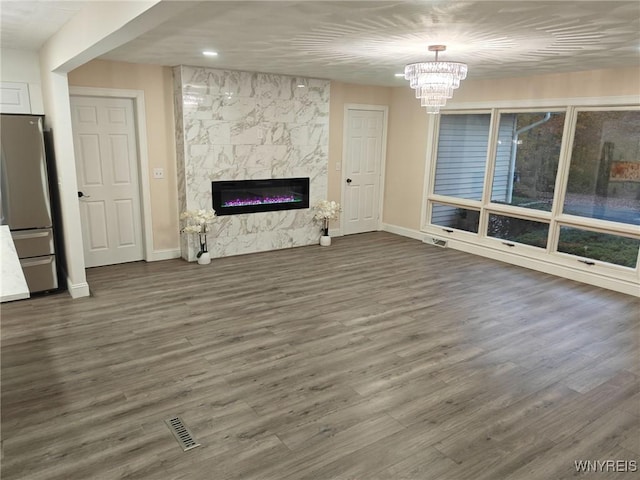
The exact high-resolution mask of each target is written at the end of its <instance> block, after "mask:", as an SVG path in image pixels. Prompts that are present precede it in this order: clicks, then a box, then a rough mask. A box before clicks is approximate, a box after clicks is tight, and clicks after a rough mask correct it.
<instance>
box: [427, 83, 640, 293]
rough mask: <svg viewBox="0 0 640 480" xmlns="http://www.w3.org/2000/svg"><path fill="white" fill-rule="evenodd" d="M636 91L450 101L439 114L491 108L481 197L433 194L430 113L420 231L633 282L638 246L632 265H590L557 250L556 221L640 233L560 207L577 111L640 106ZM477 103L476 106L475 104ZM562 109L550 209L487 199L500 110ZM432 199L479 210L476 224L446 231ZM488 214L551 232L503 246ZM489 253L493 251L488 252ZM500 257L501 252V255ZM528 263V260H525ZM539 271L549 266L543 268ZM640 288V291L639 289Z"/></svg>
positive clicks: (434, 123) (639, 270) (638, 277)
mask: <svg viewBox="0 0 640 480" xmlns="http://www.w3.org/2000/svg"><path fill="white" fill-rule="evenodd" d="M637 102H638V100H637V97H632V96H623V97H606V98H578V99H555V100H554V101H552V102H548V104H545V103H543V102H541V101H537V102H524V101H520V102H518V101H514V102H498V103H501V104H494V105H493V106H491V107H488V106H487V104H486V103H484V104H481V103H477V104H469V105H470V107H467V108H465V105H460V106H459V107H458V108H454V107H449V108H447V109H443V110H442V112H441V115H475V114H486V113H490V114H491V122H490V127H489V138H488V147H487V157H486V159H485V161H486V166H485V178H484V190H483V194H482V201H475V200H467V199H459V198H456V197H450V196H445V195H438V194H435V193H434V191H435V179H436V177H435V173H436V164H437V152H438V141H439V138H438V137H439V130H440V117H441V115H437V116H433V117H432V118H430V121H429V125H428V131H427V134H428V135H429V137H428V140H430V142H429V145H430V148H427V155H426V162H427V166H428V168H425V181H424V189H423V201H422V216H421V222H420V225H421V228H420V231H421V232H422V233H426V234H430V235H434V236H436V237H441V238H442V237H444V238H450V239H452V240H454V242H453V244H456V242H457V241H458V240H459V241H461V242H465V243H468V244H474V245H477V246H480V247H487V248H489V249H491V250H495V251H496V252H508V253H510V254H512V255H511V256H510V257H512V256H513V254H514V253H515V254H518V255H521V256H523V257H524V258H525V259H527V258H528V259H531V260H535V261H538V263H540V262H539V261H542V262H544V263H546V264H548V265H549V269H547V270H548V271H549V273H557V272H554V270H558V269H554V265H555V266H559V267H567V268H568V269H571V270H573V271H576V272H578V275H577V276H578V277H580V278H582V277H581V275H580V273H581V272H589V273H590V274H594V275H596V276H603V277H608V278H614V279H619V280H622V281H624V282H631V283H634V284H638V283H640V251H639V254H638V257H639V259H638V262H637V263H636V267H635V268H633V269H632V268H630V267H624V266H621V265H615V264H610V263H607V262H603V261H598V260H593V259H586V260H588V261H589V262H593V263H594V264H593V265H588V264H586V263H583V260H585V258H582V257H578V256H576V255H572V254H568V253H564V252H558V251H557V248H558V240H559V235H560V227H561V226H566V227H575V228H582V229H585V230H592V231H597V232H601V233H608V234H612V235H618V236H625V237H630V238H636V239H640V228H638V226H637V225H633V224H623V223H618V222H613V221H609V220H600V219H593V218H588V217H580V216H576V215H571V214H565V213H562V210H563V208H564V201H565V198H566V189H567V184H568V177H569V170H570V166H571V154H572V150H573V143H574V140H575V138H574V137H575V128H576V124H577V119H578V113H579V112H582V111H629V110H634V111H636V110H637V111H640V105H639V104H638V103H637ZM474 107H476V108H474ZM548 111H550V112H563V113H564V114H565V119H564V127H563V131H562V142H561V146H560V153H559V159H558V166H557V171H556V178H555V184H554V194H553V204H552V209H551V211H550V212H546V211H543V210H536V209H529V208H525V207H518V206H513V205H507V204H501V203H495V202H492V201H491V195H492V190H491V189H492V188H493V179H494V169H495V164H496V152H497V138H498V134H499V132H498V130H499V122H500V115H501V114H507V113H537V112H542V113H545V112H548ZM433 203H439V204H445V205H450V206H453V207H462V208H472V209H474V210H477V209H479V210H480V223H479V225H478V233H477V234H475V233H470V232H466V231H461V230H457V229H453V230H454V231H453V232H445V231H443V229H442V227H440V226H437V225H432V224H431V223H430V222H431V218H430V217H431V208H432V207H431V206H432V204H433ZM490 214H498V215H507V216H511V217H516V218H522V219H525V220H533V221H538V222H543V223H548V224H549V236H548V238H547V248H546V249H543V248H540V247H533V246H530V245H525V244H520V243H517V242H509V243H515V245H514V246H505V245H504V244H505V243H506V242H505V241H503V240H502V239H497V238H495V237H490V236H489V235H488V221H489V215H490ZM473 248H474V247H472V245H469V247H464V248H462V249H467V251H471V250H473ZM488 256H491V255H490V254H489V255H488ZM502 259H504V258H502ZM512 263H516V264H522V262H519V261H514V262H512ZM525 263H526V262H525ZM542 270H543V271H547V270H545V269H542ZM639 293H640V292H639Z"/></svg>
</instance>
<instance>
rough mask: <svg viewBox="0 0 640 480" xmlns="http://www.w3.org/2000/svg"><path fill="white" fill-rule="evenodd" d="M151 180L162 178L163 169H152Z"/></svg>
mask: <svg viewBox="0 0 640 480" xmlns="http://www.w3.org/2000/svg"><path fill="white" fill-rule="evenodd" d="M153 178H164V168H154V169H153Z"/></svg>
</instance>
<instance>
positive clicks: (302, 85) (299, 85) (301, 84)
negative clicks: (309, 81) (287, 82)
mask: <svg viewBox="0 0 640 480" xmlns="http://www.w3.org/2000/svg"><path fill="white" fill-rule="evenodd" d="M297 86H298V88H304V87H306V85H305V84H304V83H299V84H298V85H297Z"/></svg>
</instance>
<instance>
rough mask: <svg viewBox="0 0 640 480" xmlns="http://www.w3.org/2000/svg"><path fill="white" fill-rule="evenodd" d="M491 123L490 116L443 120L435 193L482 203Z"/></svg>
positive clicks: (478, 115) (454, 116)
mask: <svg viewBox="0 0 640 480" xmlns="http://www.w3.org/2000/svg"><path fill="white" fill-rule="evenodd" d="M490 123H491V115H490V114H488V113H487V114H474V115H445V116H443V117H442V120H441V122H440V139H439V141H438V160H437V163H436V184H435V189H434V192H435V193H437V194H439V195H447V196H451V197H457V198H466V199H469V200H480V199H482V190H483V184H484V172H485V168H486V163H487V146H488V144H489V124H490Z"/></svg>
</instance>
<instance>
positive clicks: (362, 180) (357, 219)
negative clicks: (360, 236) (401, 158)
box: [342, 109, 385, 235]
mask: <svg viewBox="0 0 640 480" xmlns="http://www.w3.org/2000/svg"><path fill="white" fill-rule="evenodd" d="M384 115H385V112H384V111H381V110H358V109H347V114H346V119H345V122H346V125H347V128H346V134H345V140H344V141H345V149H344V151H345V158H344V160H343V161H344V163H345V167H344V177H343V180H344V182H345V183H344V188H343V195H342V198H343V208H342V215H343V233H344V234H345V235H349V234H352V233H363V232H371V231H374V230H378V229H379V226H380V225H379V220H380V180H381V168H382V159H383V155H384V152H383V148H384V141H383V139H384V124H385V122H384Z"/></svg>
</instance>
